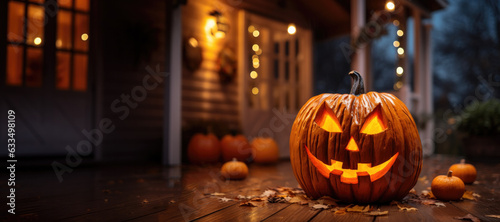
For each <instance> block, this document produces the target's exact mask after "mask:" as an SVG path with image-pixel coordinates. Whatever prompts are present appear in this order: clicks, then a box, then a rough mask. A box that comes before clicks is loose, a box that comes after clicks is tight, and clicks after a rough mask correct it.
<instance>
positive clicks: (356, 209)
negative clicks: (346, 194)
mask: <svg viewBox="0 0 500 222" xmlns="http://www.w3.org/2000/svg"><path fill="white" fill-rule="evenodd" d="M346 209H347V212H359V213H362V212H367V211H368V210H369V209H370V205H367V206H359V205H355V206H352V207H346Z"/></svg>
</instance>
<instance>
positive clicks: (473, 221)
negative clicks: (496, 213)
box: [454, 214, 480, 222]
mask: <svg viewBox="0 0 500 222" xmlns="http://www.w3.org/2000/svg"><path fill="white" fill-rule="evenodd" d="M454 218H455V219H457V220H470V221H472V222H480V220H479V219H478V218H477V217H475V216H472V214H467V215H465V216H463V217H454Z"/></svg>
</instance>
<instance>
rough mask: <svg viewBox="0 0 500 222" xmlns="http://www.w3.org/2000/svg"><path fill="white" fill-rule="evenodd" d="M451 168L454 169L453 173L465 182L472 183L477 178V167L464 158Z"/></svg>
mask: <svg viewBox="0 0 500 222" xmlns="http://www.w3.org/2000/svg"><path fill="white" fill-rule="evenodd" d="M449 170H451V171H453V175H454V176H456V177H458V178H460V179H462V181H463V182H464V183H465V184H471V183H473V182H474V181H475V180H476V176H477V171H476V168H475V167H474V166H473V165H472V164H468V163H465V160H464V159H462V160H461V161H460V163H456V164H453V165H451V167H450V169H449Z"/></svg>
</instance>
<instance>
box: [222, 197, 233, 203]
mask: <svg viewBox="0 0 500 222" xmlns="http://www.w3.org/2000/svg"><path fill="white" fill-rule="evenodd" d="M219 200H220V201H222V202H224V203H225V202H229V201H232V200H233V199H230V198H227V197H221V198H219Z"/></svg>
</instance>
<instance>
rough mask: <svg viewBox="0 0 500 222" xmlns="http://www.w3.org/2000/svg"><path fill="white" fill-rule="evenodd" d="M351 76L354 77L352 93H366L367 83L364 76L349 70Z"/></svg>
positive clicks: (356, 94) (357, 94)
mask: <svg viewBox="0 0 500 222" xmlns="http://www.w3.org/2000/svg"><path fill="white" fill-rule="evenodd" d="M349 76H351V78H352V87H351V92H350V94H351V95H355V96H359V95H361V94H364V93H365V85H364V83H363V78H362V77H361V75H360V74H359V73H358V72H356V71H354V70H353V71H351V72H349Z"/></svg>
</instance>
